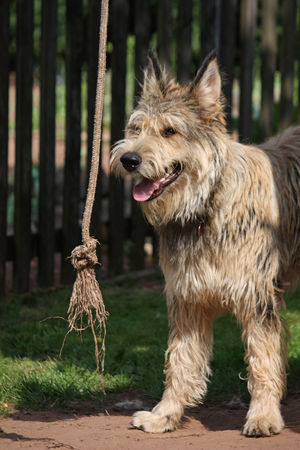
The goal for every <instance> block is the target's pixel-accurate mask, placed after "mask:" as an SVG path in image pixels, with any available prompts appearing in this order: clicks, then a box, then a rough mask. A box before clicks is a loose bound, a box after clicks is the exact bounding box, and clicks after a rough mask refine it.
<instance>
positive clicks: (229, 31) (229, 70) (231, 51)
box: [220, 0, 237, 129]
mask: <svg viewBox="0 0 300 450" xmlns="http://www.w3.org/2000/svg"><path fill="white" fill-rule="evenodd" d="M236 24H237V0H229V1H226V2H225V1H223V2H222V3H221V39H220V65H221V71H222V72H224V80H225V81H224V83H223V86H222V90H223V94H224V96H225V99H226V106H225V112H226V119H227V127H228V129H231V127H232V86H233V79H234V57H235V48H236V42H235V41H236Z"/></svg>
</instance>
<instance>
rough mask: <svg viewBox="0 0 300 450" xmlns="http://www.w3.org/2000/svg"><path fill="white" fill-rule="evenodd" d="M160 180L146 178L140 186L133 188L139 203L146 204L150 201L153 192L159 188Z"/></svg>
mask: <svg viewBox="0 0 300 450" xmlns="http://www.w3.org/2000/svg"><path fill="white" fill-rule="evenodd" d="M159 184H160V183H159V180H155V181H153V180H147V179H146V178H144V179H143V180H142V181H141V182H140V183H139V184H137V185H136V186H134V188H133V193H132V195H133V198H134V199H135V200H136V201H137V202H145V201H146V200H148V199H149V198H150V197H151V195H152V194H153V192H154V191H155V190H156V189H157V188H158V187H159Z"/></svg>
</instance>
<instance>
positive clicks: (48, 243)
mask: <svg viewBox="0 0 300 450" xmlns="http://www.w3.org/2000/svg"><path fill="white" fill-rule="evenodd" d="M56 31H57V0H43V2H42V35H41V69H40V166H39V172H40V173H39V243H38V253H39V274H38V278H39V280H38V281H39V286H42V287H45V286H51V285H53V281H54V252H55V217H54V216H55V214H54V188H55V78H56Z"/></svg>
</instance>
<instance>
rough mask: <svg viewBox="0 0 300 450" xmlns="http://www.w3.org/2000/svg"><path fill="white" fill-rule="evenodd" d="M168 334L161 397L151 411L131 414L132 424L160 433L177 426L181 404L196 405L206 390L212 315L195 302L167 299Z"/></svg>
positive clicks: (181, 410) (182, 405) (211, 336)
mask: <svg viewBox="0 0 300 450" xmlns="http://www.w3.org/2000/svg"><path fill="white" fill-rule="evenodd" d="M169 321H170V337H169V345H168V350H167V352H166V369H165V374H166V382H165V386H166V387H165V391H164V394H163V397H162V400H161V401H160V402H159V403H158V404H157V405H156V406H155V408H154V409H153V410H152V411H151V412H147V411H139V412H137V413H135V414H134V417H133V421H132V425H133V426H135V427H137V428H140V429H142V430H144V431H148V432H152V433H160V432H164V431H171V430H173V429H174V428H176V426H177V425H178V423H179V421H180V419H181V416H182V414H183V411H184V407H185V406H192V405H195V404H197V403H198V402H199V401H201V399H202V398H203V396H204V395H205V393H206V384H207V378H208V375H209V374H210V369H209V359H210V355H211V349H212V341H213V334H212V323H213V314H212V312H210V311H204V310H203V309H201V307H199V305H197V304H193V303H187V302H184V301H182V302H180V301H178V300H176V299H175V301H172V302H171V303H170V302H169Z"/></svg>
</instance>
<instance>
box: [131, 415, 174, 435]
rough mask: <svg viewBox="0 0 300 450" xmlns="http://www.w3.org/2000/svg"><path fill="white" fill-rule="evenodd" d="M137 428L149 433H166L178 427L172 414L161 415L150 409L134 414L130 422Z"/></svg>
mask: <svg viewBox="0 0 300 450" xmlns="http://www.w3.org/2000/svg"><path fill="white" fill-rule="evenodd" d="M130 423H131V425H132V426H134V427H135V428H139V429H140V430H143V431H146V432H147V433H164V432H165V431H172V430H174V429H175V428H176V425H175V422H174V420H172V417H171V415H166V416H161V415H160V414H156V413H153V412H149V411H138V412H136V413H135V414H134V415H133V420H132V421H131V422H130Z"/></svg>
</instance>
